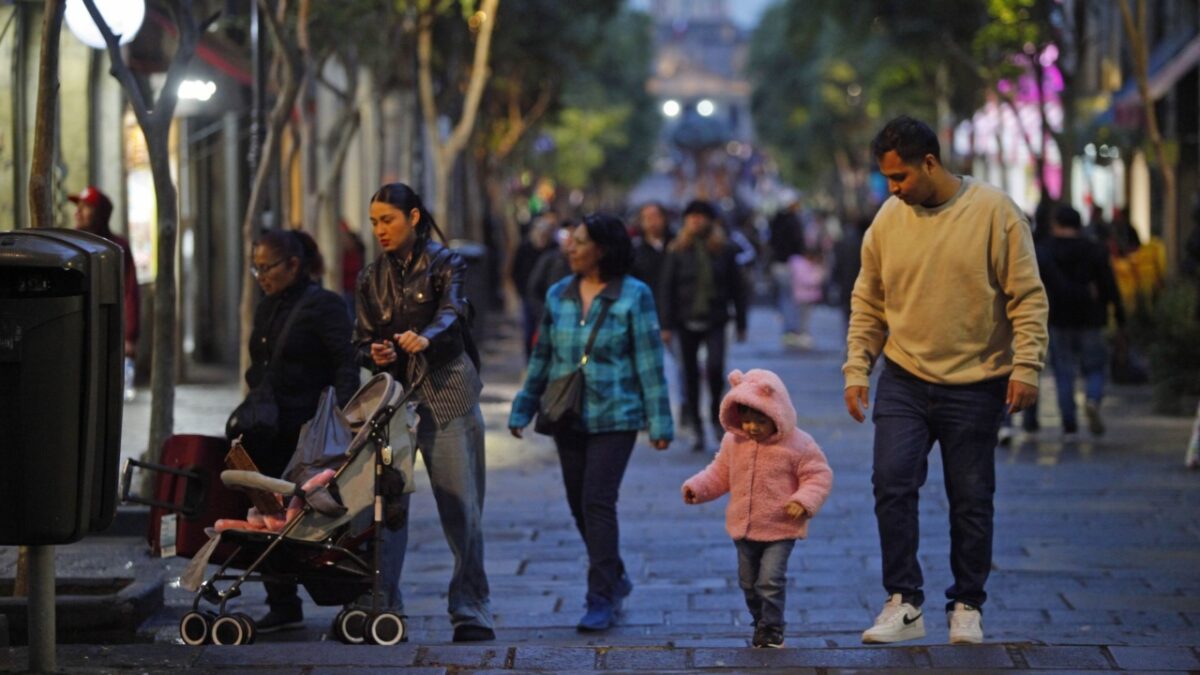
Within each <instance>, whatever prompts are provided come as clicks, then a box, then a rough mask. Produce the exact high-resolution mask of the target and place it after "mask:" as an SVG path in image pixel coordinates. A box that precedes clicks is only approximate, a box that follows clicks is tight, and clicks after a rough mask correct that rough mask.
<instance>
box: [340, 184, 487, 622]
mask: <svg viewBox="0 0 1200 675" xmlns="http://www.w3.org/2000/svg"><path fill="white" fill-rule="evenodd" d="M370 213H371V228H372V231H373V232H374V234H375V238H376V239H377V240H379V246H380V248H382V249H383V252H382V253H381V254H380V256H379V257H378V258H376V259H375V261H374V262H372V263H371V264H370V265H369V266H368V267H367V268H366V269H365V270H364V271H363V273H362V276H361V277H360V279H359V283H358V293H357V296H356V301H355V313H356V317H357V318H356V321H355V326H354V344H355V345H356V347H357V349H358V358H359V363H360V364H361V365H362V366H363V367H365V368H369V369H371V370H372V371H374V372H383V371H386V372H389V373H391V374H392V376H393V377H395V378H397V380H399V381H400V382H402V383H403V384H404V386H405V388H406V389H408V388H415V392H414V394H415V399H416V401H417V414H418V415H419V416H420V422H419V423H418V426H417V448H418V450H419V451H420V453H421V457H422V458H423V459H424V462H425V468H426V470H427V471H428V473H429V482H430V483H431V484H432V487H433V497H434V500H435V501H436V502H437V509H438V516H439V517H440V518H441V521H442V532H443V534H444V535H445V537H446V543H447V544H448V545H449V547H450V551H451V552H452V553H453V554H454V572H453V575H452V576H451V577H450V588H449V594H448V597H447V605H448V607H447V608H448V610H449V612H450V621H451V623H452V624H453V626H454V636H453V639H454V641H455V642H478V641H483V640H493V639H495V637H496V635H495V632H494V630H493V623H492V612H491V606H490V592H489V589H488V579H487V573H486V572H485V571H484V567H483V530H482V525H483V495H484V469H485V465H484V445H483V415H482V413H481V412H480V409H479V392H480V391H481V390H482V389H483V383H482V381H481V380H480V379H479V353H478V352H477V351H476V349H475V344H474V343H473V342H472V340H471V333H470V328H469V325H468V324H469V321H470V317H471V307H470V304H469V303H468V302H467V298H466V296H465V295H464V287H465V284H466V275H467V264H466V261H465V260H463V258H462V257H461V256H459V255H458V254H457V253H455V252H453V251H451V250H450V249H448V248H446V247H445V246H443V245H441V244H439V243H437V242H436V241H434V240H433V238H432V236H431V233H432V232H434V231H437V232H438V233H439V234H440V231H439V230H438V229H437V224H436V223H434V220H433V215H432V214H430V213H429V211H428V210H427V209H426V208H425V205H424V203H422V201H421V197H420V195H418V194H417V193H416V192H414V191H413V189H412V188H410V187H409V186H407V185H404V184H403V183H390V184H388V185H384V186H383V187H381V188H379V190H378V191H377V192H376V193H375V194H374V195H373V196H372V197H371V207H370ZM403 500H404V502H405V503H404V504H403V505H402V506H403V507H404V508H402V511H403V512H404V513H405V519H407V501H408V495H405V496H404V497H403ZM407 544H408V526H407V524H406V523H405V524H402V525H401V526H400V528H399V529H398V530H396V531H388V532H385V534H384V542H383V551H382V552H383V562H382V563H381V565H382V568H383V569H382V570H381V576H382V577H383V585H384V594H385V597H386V598H387V602H388V609H391V610H393V611H396V612H400V613H401V614H402V613H403V612H404V610H403V599H402V597H401V593H400V575H401V570H402V569H403V567H404V553H405V548H406V547H407Z"/></svg>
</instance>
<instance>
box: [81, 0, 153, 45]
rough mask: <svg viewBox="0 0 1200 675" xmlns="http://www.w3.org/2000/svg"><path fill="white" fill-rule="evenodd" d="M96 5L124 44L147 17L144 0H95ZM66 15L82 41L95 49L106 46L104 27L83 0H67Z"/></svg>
mask: <svg viewBox="0 0 1200 675" xmlns="http://www.w3.org/2000/svg"><path fill="white" fill-rule="evenodd" d="M95 4H96V9H97V10H98V11H99V12H100V16H102V17H104V23H107V24H108V28H109V30H110V31H112V34H113V35H116V36H117V39H118V42H120V44H123V45H126V44H129V43H130V42H132V41H133V38H134V37H136V36H137V34H138V31H139V30H141V28H142V22H143V21H144V20H145V19H146V3H145V2H144V1H143V0H95ZM63 19H64V20H65V21H66V22H67V28H68V29H70V31H71V34H72V35H74V36H75V37H76V38H78V40H79V41H80V42H82V43H83V44H85V45H87V46H89V47H91V48H92V49H104V48H106V47H107V45H106V44H104V36H103V35H101V34H100V28H99V27H97V26H96V22H95V21H92V15H91V14H89V13H88V10H87V6H86V5H84V4H83V0H67V8H66V10H64V14H63Z"/></svg>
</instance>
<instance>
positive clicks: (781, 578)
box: [733, 539, 796, 630]
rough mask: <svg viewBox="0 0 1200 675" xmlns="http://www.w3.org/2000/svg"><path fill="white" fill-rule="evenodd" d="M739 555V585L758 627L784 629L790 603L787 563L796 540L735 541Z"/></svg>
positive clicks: (747, 607)
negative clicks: (784, 614) (786, 609)
mask: <svg viewBox="0 0 1200 675" xmlns="http://www.w3.org/2000/svg"><path fill="white" fill-rule="evenodd" d="M733 544H734V546H736V547H737V552H738V586H741V588H742V593H743V594H744V595H745V596H746V609H748V610H750V616H751V617H753V618H754V626H755V627H756V628H758V627H764V626H768V627H772V628H779V629H780V630H782V629H783V626H784V624H785V622H784V620H783V607H784V603H785V602H786V601H787V564H788V557H789V556H791V555H792V548H793V547H795V546H796V540H795V539H781V540H780V541H750V540H749V539H734V540H733Z"/></svg>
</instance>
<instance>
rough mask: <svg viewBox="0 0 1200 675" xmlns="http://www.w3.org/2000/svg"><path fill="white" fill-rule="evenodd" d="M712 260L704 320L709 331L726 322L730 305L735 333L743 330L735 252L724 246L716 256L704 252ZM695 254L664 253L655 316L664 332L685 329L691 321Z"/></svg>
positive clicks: (743, 288) (689, 251)
mask: <svg viewBox="0 0 1200 675" xmlns="http://www.w3.org/2000/svg"><path fill="white" fill-rule="evenodd" d="M707 253H708V255H709V256H710V259H711V260H712V268H713V287H714V288H713V299H712V302H711V303H710V304H709V315H708V317H707V320H708V322H709V325H710V327H714V328H715V327H717V326H724V325H725V324H726V323H728V321H729V305H730V303H732V304H733V308H734V320H735V321H736V322H737V329H738V332H743V331H745V330H746V284H745V281H744V278H743V277H742V273H741V270H739V269H738V265H737V251H736V249H734V247H733V246H730V245H726V246H724V247H723V248H722V249H721V250H720V251H719V252H717V253H713V252H707ZM696 262H697V261H696V252H695V250H694V249H692V248H687V249H684V250H675V251H670V252H668V253H667V258H666V260H665V261H664V262H663V270H662V276H661V277H660V278H659V288H658V293H659V295H658V299H657V300H658V307H659V310H658V313H659V316H660V317H661V320H662V324H663V326H662V327H663V330H679V329H680V328H684V327H685V324H686V323H687V321H688V320H689V319H690V318H691V317H690V316H689V314H690V313H691V308H692V298H694V297H695V295H696V274H697V269H696Z"/></svg>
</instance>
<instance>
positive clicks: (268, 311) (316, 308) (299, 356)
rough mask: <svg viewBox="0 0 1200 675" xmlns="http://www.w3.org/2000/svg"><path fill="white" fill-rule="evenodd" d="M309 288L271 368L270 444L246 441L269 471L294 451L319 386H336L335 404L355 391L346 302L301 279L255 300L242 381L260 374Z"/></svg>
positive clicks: (276, 470) (256, 380)
mask: <svg viewBox="0 0 1200 675" xmlns="http://www.w3.org/2000/svg"><path fill="white" fill-rule="evenodd" d="M309 288H312V291H311V293H312V296H311V297H310V298H309V299H308V301H307V302H306V303H305V305H304V306H303V307H301V308H300V314H298V315H297V316H296V319H295V320H294V321H293V322H292V326H291V328H290V329H289V330H288V334H287V341H286V343H285V344H284V345H283V350H282V351H281V352H280V355H279V361H278V362H277V363H276V364H275V367H274V368H273V370H274V373H275V374H274V376H273V380H272V391H273V392H274V394H275V402H276V404H277V405H278V406H279V434H278V437H277V438H276V439H275V441H276V442H275V443H274V444H273V445H272V446H271V447H266V446H262V447H255V446H254V444H253V443H250V444H249V445H247V449H248V450H249V451H250V452H251V455H252V456H253V457H254V460H255V462H256V463H257V464H258V467H259V469H261V470H262V471H263V472H264V473H266V474H267V475H271V476H278V475H280V474H281V473H282V471H283V467H284V465H285V464H287V460H288V458H290V457H291V455H292V451H294V450H295V446H296V439H297V437H298V436H299V434H300V427H301V426H302V425H303V424H304V423H305V422H307V421H308V420H309V419H310V418H311V417H312V416H313V413H315V412H316V410H317V403H318V401H320V398H321V392H322V391H324V390H325V387H328V386H331V385H332V386H333V387H334V388H335V389H336V390H337V397H338V404H339V405H344V404H345V403H346V402H347V401H349V400H350V398H351V397H352V396H354V392H355V391H357V390H358V366H356V365H355V364H354V347H353V345H351V343H350V317H349V315H348V314H347V312H346V303H345V302H343V301H342V298H341V297H340V296H339V295H337V294H336V293H333V292H332V291H327V290H324V289H321V288H317V287H315V284H314V283H313V282H312V281H309V280H307V279H302V280H300V281H299V282H297V283H295V284H293V285H292V286H291V287H290V288H288V289H286V290H284V291H283V292H281V293H278V294H276V295H273V296H267V297H265V298H263V300H262V302H260V303H258V308H257V309H255V311H254V328H253V330H252V331H251V332H250V368H249V369H248V370H247V371H246V384H248V385H249V386H250V388H251V389H253V388H254V387H257V386H258V385H259V384H260V383H262V381H263V379H264V378H265V377H266V375H267V364H268V362H269V361H270V360H271V355H272V353H273V352H274V350H275V345H276V344H277V343H278V342H279V338H280V333H282V332H283V327H284V324H285V323H287V320H288V316H289V315H290V314H291V312H292V309H293V308H295V307H296V303H298V302H299V301H300V297H301V296H302V295H303V294H304V293H305V292H306V291H307V290H308V289H309ZM248 441H249V439H248Z"/></svg>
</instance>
